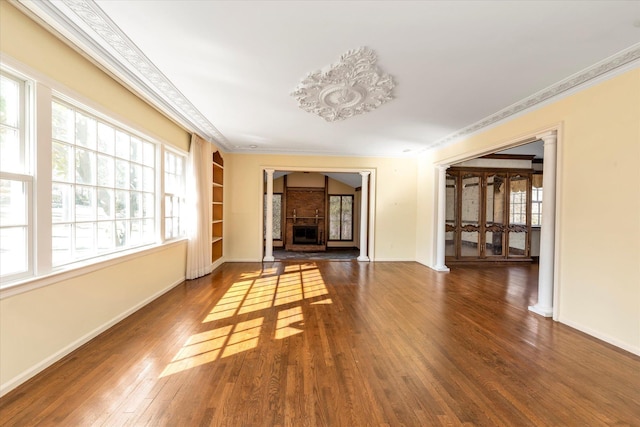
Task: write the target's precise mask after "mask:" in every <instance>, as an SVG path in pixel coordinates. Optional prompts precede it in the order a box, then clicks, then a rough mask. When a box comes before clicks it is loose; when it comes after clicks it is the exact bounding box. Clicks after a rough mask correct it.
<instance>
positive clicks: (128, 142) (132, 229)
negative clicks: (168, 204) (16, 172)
mask: <svg viewBox="0 0 640 427" xmlns="http://www.w3.org/2000/svg"><path fill="white" fill-rule="evenodd" d="M52 138H53V142H52V169H51V171H52V200H51V201H52V206H51V207H52V212H51V213H52V223H53V226H52V249H53V265H54V266H58V265H63V264H65V263H68V262H73V261H77V260H80V259H86V258H90V257H93V256H96V255H98V254H103V253H109V252H113V251H116V250H120V249H123V248H129V247H136V246H140V245H143V244H148V243H153V242H154V240H155V145H154V144H152V143H151V142H147V141H144V140H142V139H140V138H138V137H136V136H135V135H132V134H130V133H128V132H125V131H123V130H121V129H118V128H116V127H114V126H112V125H110V124H108V123H104V122H102V121H99V120H97V119H96V118H94V117H92V116H91V115H89V114H86V113H84V112H82V111H79V110H77V109H76V108H74V107H71V106H70V105H67V104H64V103H62V102H59V101H54V102H53V104H52Z"/></svg>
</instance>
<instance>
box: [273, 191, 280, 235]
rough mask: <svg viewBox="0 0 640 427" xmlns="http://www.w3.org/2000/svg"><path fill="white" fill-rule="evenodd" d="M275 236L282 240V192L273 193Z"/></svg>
mask: <svg viewBox="0 0 640 427" xmlns="http://www.w3.org/2000/svg"><path fill="white" fill-rule="evenodd" d="M273 238H274V239H276V240H282V194H274V195H273Z"/></svg>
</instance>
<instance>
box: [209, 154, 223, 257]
mask: <svg viewBox="0 0 640 427" xmlns="http://www.w3.org/2000/svg"><path fill="white" fill-rule="evenodd" d="M212 168H213V174H212V177H213V182H212V186H211V190H212V192H213V194H212V198H211V200H212V202H211V262H212V263H213V262H216V261H217V260H219V259H220V258H222V236H223V233H222V230H223V226H222V224H223V222H222V221H223V218H222V210H223V209H222V206H223V196H222V195H223V189H224V160H223V159H222V156H221V155H220V152H219V151H216V152H214V153H213V161H212Z"/></svg>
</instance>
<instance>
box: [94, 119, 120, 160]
mask: <svg viewBox="0 0 640 427" xmlns="http://www.w3.org/2000/svg"><path fill="white" fill-rule="evenodd" d="M115 135H116V133H115V129H113V128H112V127H111V126H109V125H106V124H104V123H98V151H100V152H101V153H105V154H109V155H111V156H113V155H114V153H115V147H116V142H115Z"/></svg>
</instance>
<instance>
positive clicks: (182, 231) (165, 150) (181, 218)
mask: <svg viewBox="0 0 640 427" xmlns="http://www.w3.org/2000/svg"><path fill="white" fill-rule="evenodd" d="M167 155H171V156H175V157H177V158H179V159H181V160H182V176H181V177H180V178H181V179H180V181H181V182H180V184H179V185H180V189H181V190H182V191H181V192H171V191H167V175H169V174H170V173H169V172H167V170H166V169H165V166H166V164H167V163H166V161H167ZM187 160H188V155H187V153H184V152H181V151H179V150H177V149H174V148H169V147H165V146H163V147H162V158H161V162H162V202H161V203H162V215H161V223H162V224H161V230H162V232H161V235H162V239H163V240H164V241H172V240H176V239H182V238H185V237H186V235H187V229H186V222H185V213H186V203H187V202H186V192H187V183H186V173H187ZM173 175H175V176H178V175H176V174H173ZM167 197H171V198H177V199H178V202H179V206H180V210H179V213H178V215H174V212H171V215H170V216H168V215H167V211H168V209H167ZM169 218H171V219H172V222H173V220H174V219H177V221H178V224H179V231H178V233H177V234H176V233H174V226H173V224H172V230H171V231H172V233H171V236H167V226H166V224H167V221H168V220H169Z"/></svg>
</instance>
